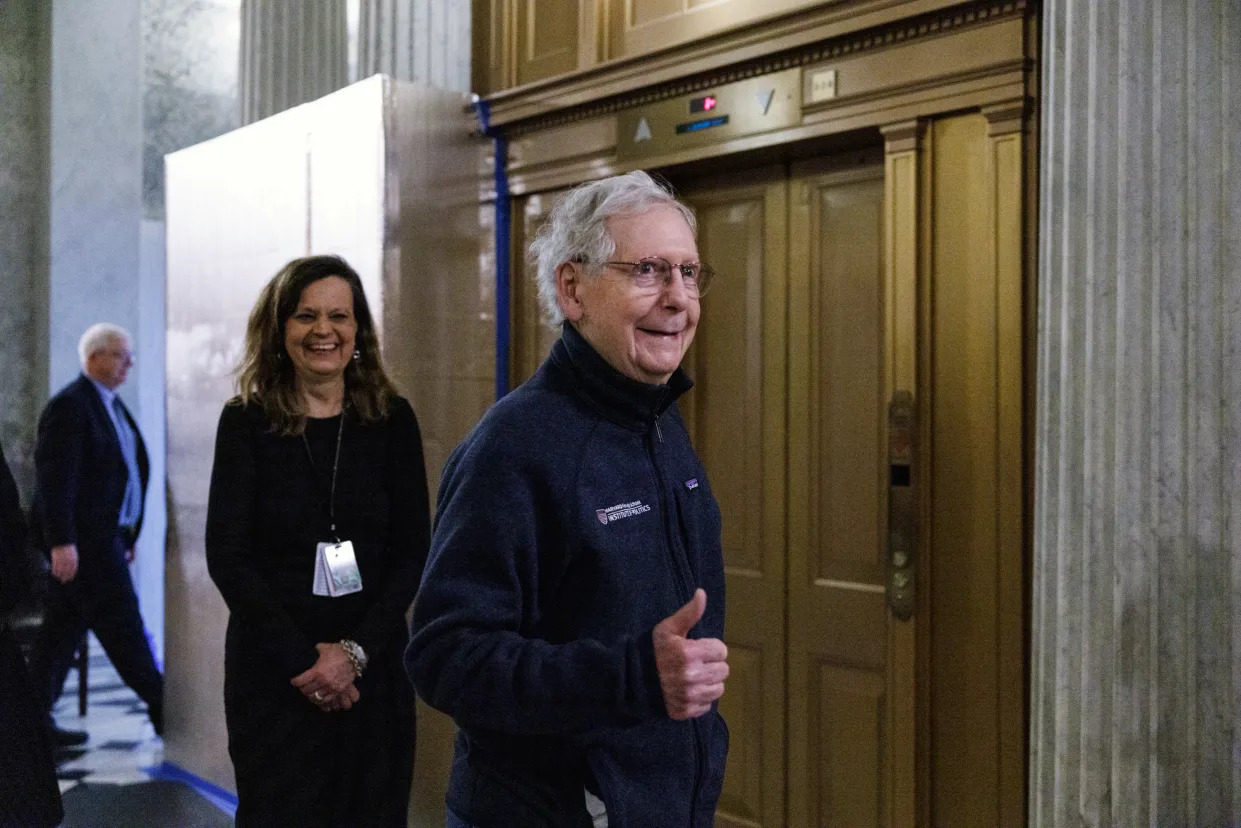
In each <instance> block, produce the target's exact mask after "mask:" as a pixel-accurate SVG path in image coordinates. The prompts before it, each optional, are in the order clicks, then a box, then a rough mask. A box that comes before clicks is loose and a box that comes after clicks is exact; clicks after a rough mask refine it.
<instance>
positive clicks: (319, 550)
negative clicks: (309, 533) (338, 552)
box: [310, 543, 334, 598]
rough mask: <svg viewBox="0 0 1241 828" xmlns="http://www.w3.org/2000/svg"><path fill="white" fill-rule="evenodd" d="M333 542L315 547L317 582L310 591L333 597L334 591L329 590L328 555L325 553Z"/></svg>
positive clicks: (325, 596)
mask: <svg viewBox="0 0 1241 828" xmlns="http://www.w3.org/2000/svg"><path fill="white" fill-rule="evenodd" d="M329 546H334V544H331V543H321V544H319V545H318V546H317V547H315V582H314V585H313V586H311V588H310V591H311V592H312V593H313V594H315V595H322V596H323V597H324V598H329V597H331V595H332V593H331V592H329V591H328V585H327V581H328V576H327V556H326V555H324V554H323V552H324V550H326V549H327V548H328V547H329Z"/></svg>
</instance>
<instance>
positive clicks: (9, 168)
mask: <svg viewBox="0 0 1241 828" xmlns="http://www.w3.org/2000/svg"><path fill="white" fill-rule="evenodd" d="M50 29H51V16H50V10H49V8H48V7H47V5H46V4H45V3H43V2H42V1H41V0H6V2H2V3H0V262H4V274H3V276H0V281H2V283H3V284H4V293H5V296H4V301H3V302H0V331H3V336H0V445H2V446H3V447H4V455H5V458H6V459H7V460H8V463H9V467H10V468H11V469H12V470H13V474H14V476H15V477H16V479H17V483H18V486H19V488H20V489H21V490H22V492H23V495H24V498H23V499H24V500H25V501H26V503H27V505H29V492H30V486H31V485H32V483H33V482H34V471H33V465H32V463H31V458H32V455H33V453H34V432H35V418H36V417H37V416H38V414H39V408H40V407H41V406H42V404H43V400H44V399H46V398H47V371H46V366H47V175H48V170H47V142H48V137H47V131H48V123H47V120H48V104H47V101H48V89H47V80H48V59H49V55H48V45H49V43H50V36H49V32H50Z"/></svg>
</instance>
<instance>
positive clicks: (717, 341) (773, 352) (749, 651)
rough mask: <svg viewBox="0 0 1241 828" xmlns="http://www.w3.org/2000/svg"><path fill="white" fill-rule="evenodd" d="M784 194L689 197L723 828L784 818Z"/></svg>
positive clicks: (710, 190) (763, 185)
mask: <svg viewBox="0 0 1241 828" xmlns="http://www.w3.org/2000/svg"><path fill="white" fill-rule="evenodd" d="M763 179H765V180H763ZM734 181H735V178H734ZM786 193H787V183H786V181H785V180H784V176H783V174H782V173H778V174H776V175H766V176H763V177H761V178H760V179H759V180H758V181H756V182H755V183H751V184H744V183H742V184H736V183H733V182H730V183H729V184H728V185H726V186H711V185H710V184H707V185H702V186H698V187H694V188H691V189H690V190H688V191H687V192H686V194H685V197H686V199H687V200H688V201H689V202H690V203H691V204H692V205H693V207H694V208H695V211H696V212H697V216H698V225H699V232H698V251H699V255H700V257H701V259H702V260H703V261H704V262H707V263H709V264H711V265H712V266H713V267H714V268H715V269H716V270H717V272H718V273H719V276H718V277H717V279H716V281H715V283H714V284H713V285H712V287H711V289H710V292H709V293H708V294H707V295H706V296H704V297H703V299H702V319H701V322H700V325H699V328H698V333H697V336H696V337H695V340H694V345H693V347H692V348H691V352H690V353H689V354H688V358H687V360H686V362H685V367H686V369H687V370H688V371H689V372H690V374H691V376H692V377H693V379H694V383H695V385H694V388H693V390H692V391H691V392H690V393H689V394H688V395H687V396H686V397H685V398H684V399H683V402H682V403H681V410H682V413H683V415H684V416H685V418H686V422H687V425H688V426H689V428H690V433H691V435H692V437H693V441H694V447H695V449H696V450H697V452H698V455H699V457H700V458H701V459H702V461H703V464H704V465H705V466H706V469H707V473H708V475H709V476H710V479H711V486H712V489H713V491H714V492H715V495H716V498H717V499H718V500H719V504H720V511H721V513H722V514H723V552H724V564H725V573H726V575H725V578H726V589H727V591H728V618H727V627H726V632H725V639H726V643H727V644H728V648H729V659H728V660H729V666H730V668H731V675H730V677H729V679H728V685H727V692H726V693H725V695H724V698H723V699H722V700H721V702H720V710H721V712H722V713H723V715H724V717H725V719H726V720H727V722H728V725H729V729H730V733H731V746H730V750H729V756H728V765H727V772H726V774H725V778H724V791H723V795H722V797H721V799H720V806H719V811H718V815H717V820H716V824H717V825H720V826H779V825H782V824H783V813H784V728H785V715H784V714H785V711H784V705H783V695H784V692H783V687H784V650H785V642H784V490H783V485H782V484H781V481H782V480H783V477H784V472H783V466H784V446H783V439H784V438H783V434H784V360H785V343H784V325H783V313H784V306H785V293H784V283H783V278H784V273H785V270H786V268H785V266H784V251H785V248H786V246H787V233H786V229H785V228H786V224H785V222H786V214H787V207H786V202H787V198H786ZM711 598H712V597H711V596H708V600H711ZM715 598H716V600H718V599H719V596H715Z"/></svg>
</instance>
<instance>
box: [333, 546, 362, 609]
mask: <svg viewBox="0 0 1241 828" xmlns="http://www.w3.org/2000/svg"><path fill="white" fill-rule="evenodd" d="M323 558H324V560H325V561H326V562H327V576H328V577H327V586H328V591H329V592H331V593H332V597H333V598H339V597H340V596H342V595H349V594H350V593H353V592H361V591H362V573H361V572H359V571H358V559H357V558H355V557H354V555H353V542H352V541H341V542H340V543H329V544H328V545H327V548H326V549H324V550H323Z"/></svg>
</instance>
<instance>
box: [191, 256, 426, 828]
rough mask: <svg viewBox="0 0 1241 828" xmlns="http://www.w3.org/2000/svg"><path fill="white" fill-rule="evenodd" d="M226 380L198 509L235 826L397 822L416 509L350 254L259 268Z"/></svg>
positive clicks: (399, 408) (418, 497) (406, 451)
mask: <svg viewBox="0 0 1241 828" xmlns="http://www.w3.org/2000/svg"><path fill="white" fill-rule="evenodd" d="M238 385H239V392H240V393H239V395H238V397H237V398H236V399H234V400H232V401H230V402H229V403H228V404H227V405H226V406H225V407H224V411H223V413H222V414H221V415H220V426H219V429H218V431H217V433H216V449H215V461H214V465H213V466H212V470H211V491H210V495H209V498H208V505H207V566H208V568H209V570H210V572H211V577H212V579H213V580H214V581H215V583H216V585H217V586H218V587H219V589H220V594H221V595H222V596H223V597H224V600H225V602H226V603H227V604H228V607H229V622H228V633H227V638H226V640H225V646H224V658H225V663H224V711H225V717H226V719H227V725H228V747H229V755H230V757H231V758H232V760H233V767H234V770H235V772H236V779H237V800H238V802H237V816H236V819H237V825H239V826H247V825H376V826H398V825H400V826H403V825H404V824H405V814H406V810H407V808H408V803H409V786H410V780H411V776H412V772H413V760H414V698H413V691H412V688H411V687H410V686H409V682H408V681H407V680H406V678H405V676H404V674H403V671H402V668H401V653H402V651H403V649H404V647H405V643H406V641H407V639H408V630H407V629H406V627H405V623H404V620H405V611H406V609H407V608H408V607H409V604H410V602H411V601H412V600H413V597H414V592H415V590H416V589H417V587H418V582H419V580H420V578H421V575H422V566H423V562H424V561H425V560H426V550H427V543H428V533H429V526H430V516H429V513H428V500H427V486H426V474H425V470H424V467H423V459H422V443H421V438H420V436H419V432H418V421H417V420H416V419H415V417H414V412H413V410H412V409H411V408H410V405H409V403H407V402H406V401H405V400H404V399H402V398H401V397H399V396H397V394H396V390H395V389H394V388H393V386H392V383H391V382H389V380H388V377H387V375H386V374H385V373H384V369H383V365H382V362H381V360H380V352H379V341H378V338H377V337H376V334H375V326H374V323H373V321H372V319H371V313H370V308H369V306H368V305H367V302H366V295H365V293H364V292H363V290H362V284H361V282H360V281H359V279H358V275H357V273H355V272H354V270H353V268H351V267H350V266H349V265H348V264H347V263H346V262H345V261H344V260H343V259H340V258H338V257H335V256H312V257H309V258H305V259H297V260H295V261H292V262H290V263H289V264H288V265H286V266H285V267H284V268H283V269H282V270H281V271H280V272H279V273H277V274H276V275H275V277H273V278H272V280H271V281H270V282H269V283H268V284H267V286H266V287H265V288H264V289H263V290H262V292H261V293H260V295H259V298H258V302H257V303H256V304H255V307H254V310H253V311H252V312H251V314H250V321H249V325H248V328H247V331H246V349H245V356H244V358H243V361H242V364H241V366H240V369H239V372H238Z"/></svg>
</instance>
